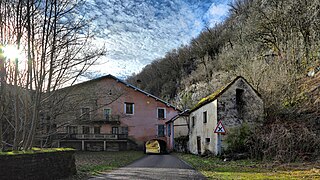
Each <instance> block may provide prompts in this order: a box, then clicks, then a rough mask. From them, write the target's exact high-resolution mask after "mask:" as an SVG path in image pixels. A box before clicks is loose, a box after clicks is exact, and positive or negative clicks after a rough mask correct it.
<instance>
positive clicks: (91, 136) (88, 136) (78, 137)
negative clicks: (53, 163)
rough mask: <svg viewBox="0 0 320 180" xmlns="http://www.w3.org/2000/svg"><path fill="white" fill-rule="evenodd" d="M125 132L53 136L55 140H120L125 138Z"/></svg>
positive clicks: (126, 136)
mask: <svg viewBox="0 0 320 180" xmlns="http://www.w3.org/2000/svg"><path fill="white" fill-rule="evenodd" d="M127 138H128V135H127V134H67V133H61V134H56V135H55V136H54V139H55V140H121V139H127Z"/></svg>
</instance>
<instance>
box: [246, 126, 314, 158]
mask: <svg viewBox="0 0 320 180" xmlns="http://www.w3.org/2000/svg"><path fill="white" fill-rule="evenodd" d="M247 144H248V145H249V146H248V147H249V152H250V155H251V157H253V158H257V159H263V160H276V161H280V162H294V161H304V160H311V159H313V158H315V157H317V156H319V149H320V139H319V137H317V135H316V133H315V132H313V130H312V128H310V127H308V126H307V124H306V123H301V122H299V123H298V122H290V121H283V122H281V121H276V122H274V123H272V124H269V125H266V126H264V127H262V128H259V129H257V130H256V131H255V132H254V133H253V134H252V136H251V137H250V139H249V140H248V142H247Z"/></svg>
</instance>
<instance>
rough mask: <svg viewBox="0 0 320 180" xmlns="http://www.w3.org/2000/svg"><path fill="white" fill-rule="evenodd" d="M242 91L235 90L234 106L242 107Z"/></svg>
mask: <svg viewBox="0 0 320 180" xmlns="http://www.w3.org/2000/svg"><path fill="white" fill-rule="evenodd" d="M243 92H244V90H243V89H236V104H237V105H240V106H241V105H242V104H243Z"/></svg>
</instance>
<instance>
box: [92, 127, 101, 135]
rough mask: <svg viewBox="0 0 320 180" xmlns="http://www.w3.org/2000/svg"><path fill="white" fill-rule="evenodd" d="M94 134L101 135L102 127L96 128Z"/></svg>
mask: <svg viewBox="0 0 320 180" xmlns="http://www.w3.org/2000/svg"><path fill="white" fill-rule="evenodd" d="M93 132H94V134H100V127H99V126H96V127H94V129H93Z"/></svg>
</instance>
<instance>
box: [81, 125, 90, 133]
mask: <svg viewBox="0 0 320 180" xmlns="http://www.w3.org/2000/svg"><path fill="white" fill-rule="evenodd" d="M89 133H90V128H89V126H82V134H89Z"/></svg>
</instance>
